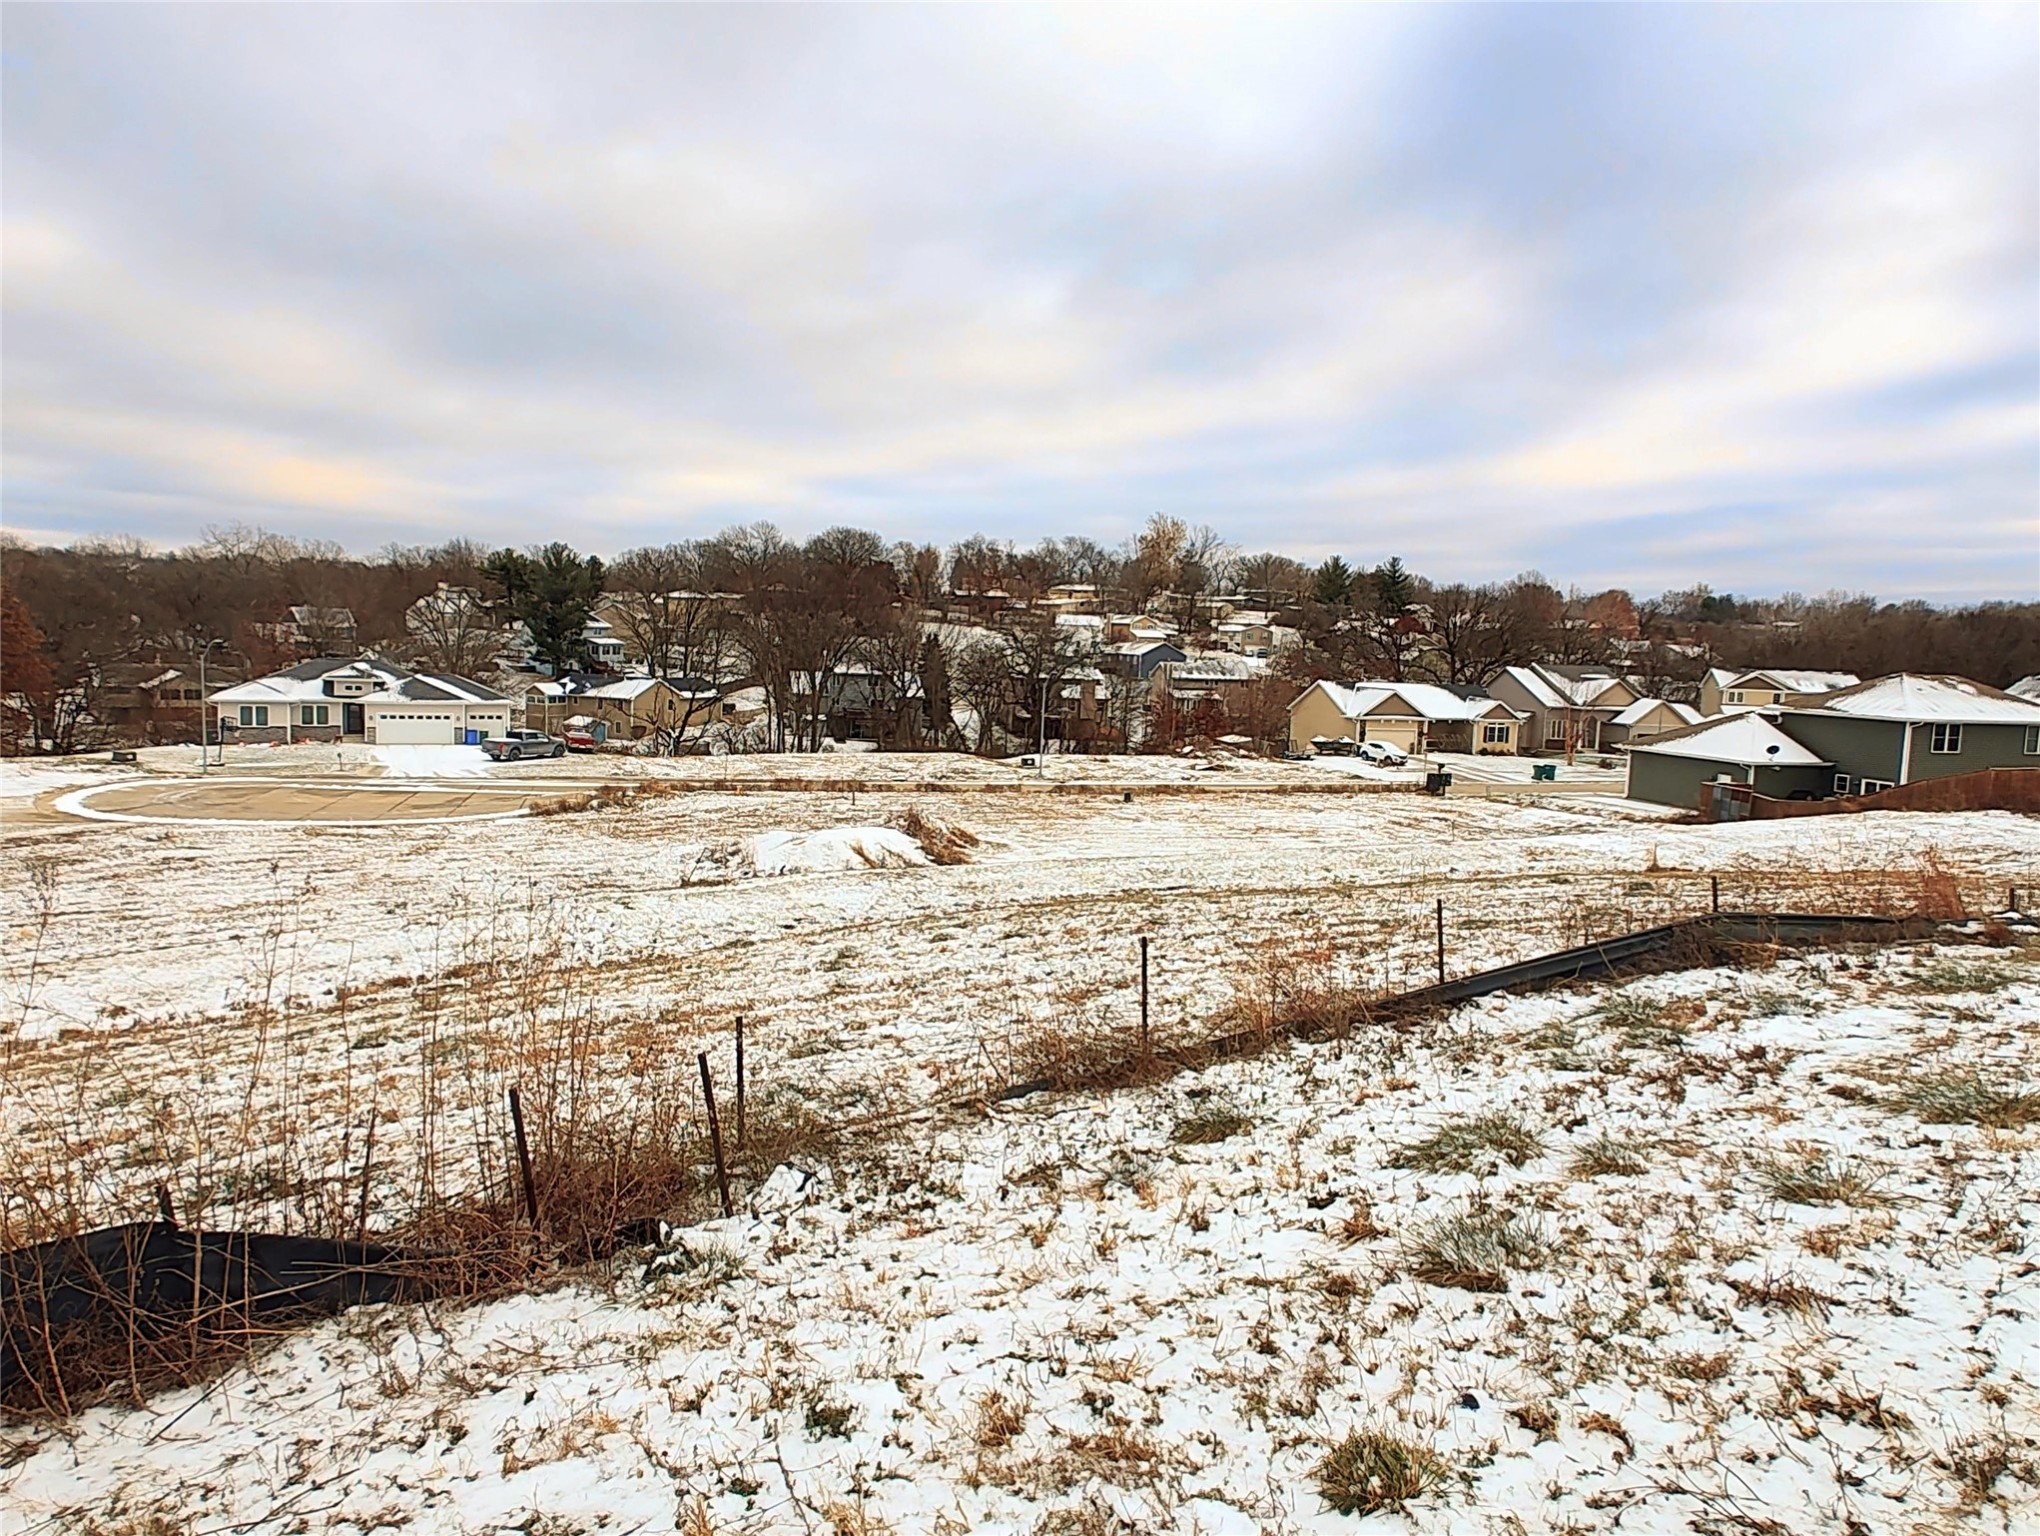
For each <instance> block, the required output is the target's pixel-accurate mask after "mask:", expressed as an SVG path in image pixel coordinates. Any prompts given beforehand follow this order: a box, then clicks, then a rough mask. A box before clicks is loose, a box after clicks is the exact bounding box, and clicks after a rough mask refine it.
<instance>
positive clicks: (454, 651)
mask: <svg viewBox="0 0 2040 1536" xmlns="http://www.w3.org/2000/svg"><path fill="white" fill-rule="evenodd" d="M404 629H405V631H406V632H407V633H408V634H409V635H410V637H411V639H410V650H411V653H412V654H414V655H415V656H416V657H417V658H418V659H420V660H422V661H424V662H425V663H426V664H427V665H429V666H434V667H452V668H453V669H454V670H455V671H460V670H462V669H465V668H473V669H475V670H477V671H479V670H482V669H483V668H485V667H488V666H490V665H493V666H494V667H496V668H499V669H501V670H502V671H506V672H516V671H520V670H523V669H524V668H527V667H529V666H530V665H531V661H532V658H533V656H534V655H536V654H537V648H536V647H535V646H534V645H533V644H532V640H531V631H530V630H529V629H528V628H526V627H525V625H524V623H523V621H521V620H514V621H512V622H510V623H507V624H505V623H501V622H499V621H498V619H497V616H496V611H495V609H494V607H493V606H492V605H491V604H490V602H489V601H488V599H487V598H485V597H483V596H482V594H481V593H479V592H477V591H476V590H475V589H474V588H473V587H455V586H449V585H448V584H447V583H446V582H443V581H442V582H440V583H439V584H438V585H437V586H436V587H435V588H434V589H433V590H432V591H430V592H427V593H426V594H425V595H424V596H423V597H421V598H419V599H418V600H417V601H416V602H414V603H412V604H411V606H410V607H408V608H406V609H405V610H404Z"/></svg>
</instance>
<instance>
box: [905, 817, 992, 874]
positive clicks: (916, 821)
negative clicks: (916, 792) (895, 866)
mask: <svg viewBox="0 0 2040 1536" xmlns="http://www.w3.org/2000/svg"><path fill="white" fill-rule="evenodd" d="M892 825H893V826H894V827H896V828H898V829H899V830H900V831H902V832H904V833H906V834H907V836H909V837H911V838H912V839H913V840H914V841H915V842H917V843H919V844H920V845H921V851H922V852H923V853H925V854H927V855H928V860H929V862H930V863H932V864H968V863H969V862H970V857H971V850H972V849H973V848H975V847H977V846H978V844H979V843H980V842H981V841H982V839H980V838H979V837H978V835H977V834H976V833H975V832H973V831H971V830H970V828H968V827H964V826H959V825H957V824H956V823H955V822H953V821H944V820H942V819H941V818H940V817H938V816H931V815H929V814H928V813H927V812H926V811H924V810H922V809H921V808H920V807H919V806H917V805H910V806H908V807H907V808H906V809H905V810H903V811H900V812H899V813H897V814H896V815H894V816H893V818H892Z"/></svg>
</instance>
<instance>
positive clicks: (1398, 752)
mask: <svg viewBox="0 0 2040 1536" xmlns="http://www.w3.org/2000/svg"><path fill="white" fill-rule="evenodd" d="M1359 757H1360V760H1361V761H1362V762H1366V763H1372V764H1374V766H1375V767H1377V768H1407V767H1409V765H1410V759H1409V754H1408V753H1406V752H1404V751H1403V750H1402V749H1401V748H1400V747H1392V746H1390V745H1389V744H1388V743H1387V742H1385V741H1363V742H1361V743H1360V751H1359Z"/></svg>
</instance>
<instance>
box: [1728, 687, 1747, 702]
mask: <svg viewBox="0 0 2040 1536" xmlns="http://www.w3.org/2000/svg"><path fill="white" fill-rule="evenodd" d="M1727 698H1728V702H1729V703H1731V704H1740V703H1742V701H1743V697H1742V689H1740V688H1731V689H1729V690H1728V694H1727Z"/></svg>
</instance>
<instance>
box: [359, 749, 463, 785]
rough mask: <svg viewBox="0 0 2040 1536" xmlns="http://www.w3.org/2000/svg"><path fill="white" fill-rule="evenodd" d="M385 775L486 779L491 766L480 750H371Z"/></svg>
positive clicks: (419, 777)
mask: <svg viewBox="0 0 2040 1536" xmlns="http://www.w3.org/2000/svg"><path fill="white" fill-rule="evenodd" d="M369 750H370V751H371V752H372V753H373V754H374V755H375V760H376V761H377V762H378V763H380V764H382V767H383V771H384V772H385V773H389V774H393V775H395V776H397V777H399V778H406V779H471V778H483V777H486V776H487V774H488V772H489V769H490V768H491V766H492V764H491V763H490V761H489V756H488V754H487V753H486V752H484V751H483V750H482V749H481V748H480V747H425V746H418V747H371V748H370V749H369Z"/></svg>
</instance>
